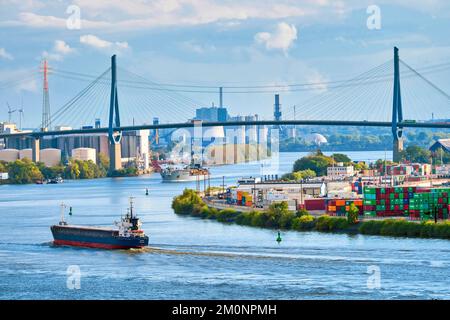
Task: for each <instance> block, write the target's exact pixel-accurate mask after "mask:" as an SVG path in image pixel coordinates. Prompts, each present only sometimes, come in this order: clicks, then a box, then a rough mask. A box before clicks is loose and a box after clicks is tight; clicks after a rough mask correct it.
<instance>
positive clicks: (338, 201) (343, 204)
mask: <svg viewBox="0 0 450 320" xmlns="http://www.w3.org/2000/svg"><path fill="white" fill-rule="evenodd" d="M336 206H338V207H339V206H345V200H336Z"/></svg>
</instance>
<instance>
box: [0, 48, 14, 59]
mask: <svg viewBox="0 0 450 320" xmlns="http://www.w3.org/2000/svg"><path fill="white" fill-rule="evenodd" d="M0 58H2V59H6V60H13V59H14V57H13V56H12V55H11V54H10V53H8V52H7V51H6V49H5V48H0Z"/></svg>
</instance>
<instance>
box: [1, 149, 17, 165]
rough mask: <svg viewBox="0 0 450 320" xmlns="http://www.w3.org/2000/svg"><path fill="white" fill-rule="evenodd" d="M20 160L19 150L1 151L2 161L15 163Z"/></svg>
mask: <svg viewBox="0 0 450 320" xmlns="http://www.w3.org/2000/svg"><path fill="white" fill-rule="evenodd" d="M18 159H19V150H17V149H2V150H0V160H1V161H6V162H13V161H16V160H18Z"/></svg>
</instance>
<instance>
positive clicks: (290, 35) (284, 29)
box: [255, 22, 297, 53]
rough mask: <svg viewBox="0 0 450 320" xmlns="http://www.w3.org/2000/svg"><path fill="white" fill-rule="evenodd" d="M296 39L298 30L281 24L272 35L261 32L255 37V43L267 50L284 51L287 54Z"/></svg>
mask: <svg viewBox="0 0 450 320" xmlns="http://www.w3.org/2000/svg"><path fill="white" fill-rule="evenodd" d="M296 39H297V28H296V27H295V26H294V25H289V24H287V23H285V22H280V23H279V24H278V25H277V27H276V29H275V30H274V31H273V32H272V33H270V32H259V33H257V34H256V35H255V41H256V42H257V43H259V44H263V45H264V46H265V47H266V49H268V50H272V49H277V50H282V51H283V52H284V53H287V51H288V50H289V48H290V47H291V46H292V44H293V43H294V41H295V40H296Z"/></svg>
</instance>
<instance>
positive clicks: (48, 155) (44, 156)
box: [39, 148, 61, 167]
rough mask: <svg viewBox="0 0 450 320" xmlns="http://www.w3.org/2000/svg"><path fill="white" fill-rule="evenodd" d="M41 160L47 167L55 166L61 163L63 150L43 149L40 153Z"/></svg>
mask: <svg viewBox="0 0 450 320" xmlns="http://www.w3.org/2000/svg"><path fill="white" fill-rule="evenodd" d="M39 158H40V159H39V160H40V162H43V163H44V164H45V165H46V166H47V167H54V166H57V165H59V164H60V163H61V150H59V149H53V148H48V149H42V150H41V152H40V154H39Z"/></svg>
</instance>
